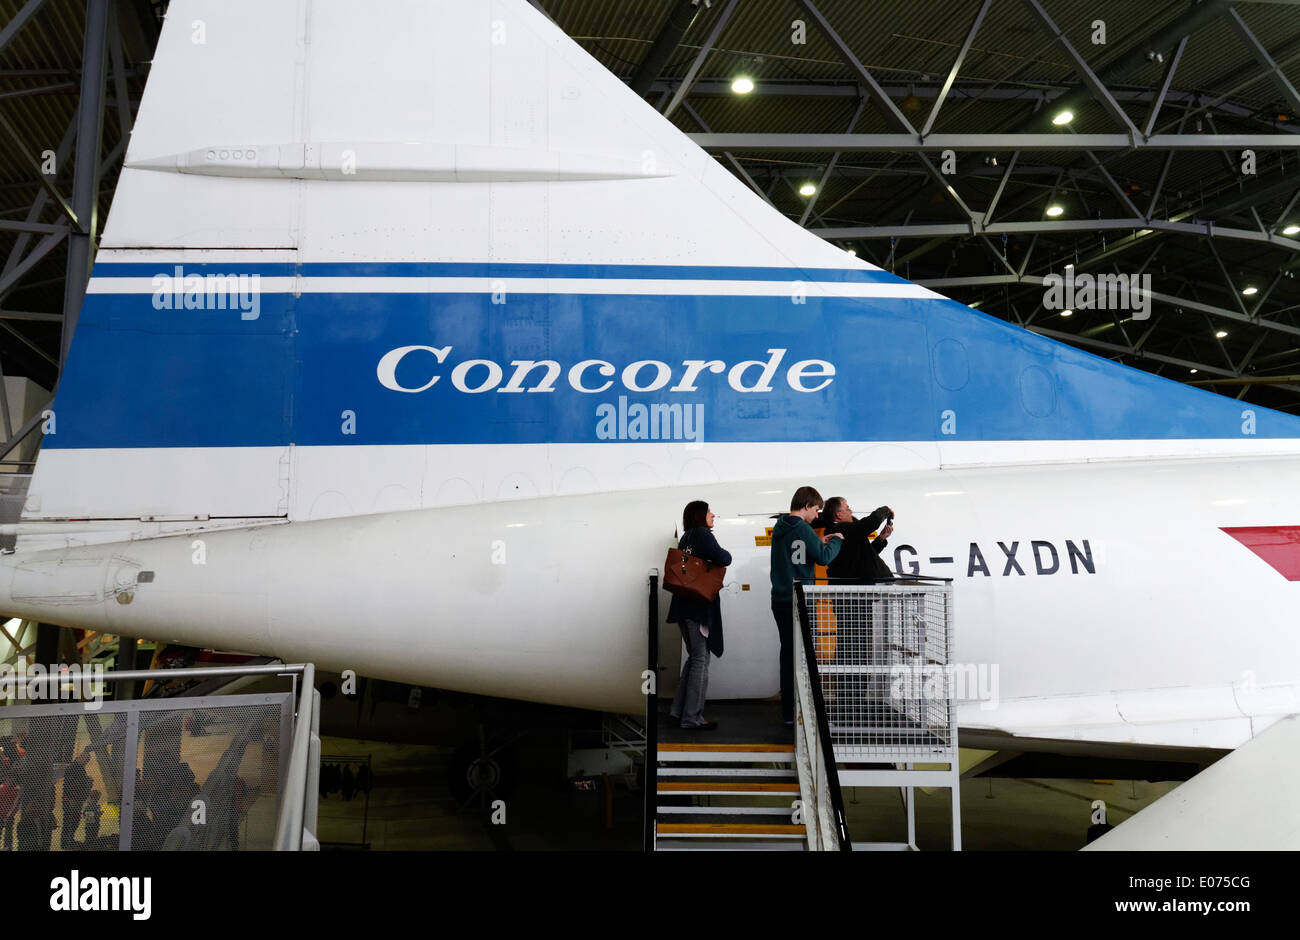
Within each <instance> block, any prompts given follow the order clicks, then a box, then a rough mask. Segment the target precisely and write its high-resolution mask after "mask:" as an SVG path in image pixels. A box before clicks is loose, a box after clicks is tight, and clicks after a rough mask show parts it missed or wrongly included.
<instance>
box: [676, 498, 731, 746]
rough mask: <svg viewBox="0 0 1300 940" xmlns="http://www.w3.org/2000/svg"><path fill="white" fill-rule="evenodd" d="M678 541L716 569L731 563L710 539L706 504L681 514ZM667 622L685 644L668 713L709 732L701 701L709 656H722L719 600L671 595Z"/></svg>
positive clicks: (706, 684) (710, 725)
mask: <svg viewBox="0 0 1300 940" xmlns="http://www.w3.org/2000/svg"><path fill="white" fill-rule="evenodd" d="M682 529H683V530H685V531H684V532H683V534H682V537H681V541H679V542H678V543H677V547H678V548H680V549H681V550H682V551H686V550H687V549H690V551H691V554H693V555H695V556H696V557H697V558H702V559H704V560H705V561H707V562H711V563H713V564H715V565H718V566H720V567H723V568H726V567H727V566H729V565H730V564H731V553H730V552H728V551H727V550H726V549H724V548H723V547H722V546H721V545H719V544H718V540H717V539H715V538H714V537H713V513H712V512H710V511H709V504H708V503H706V502H703V501H702V500H695V501H694V502H690V503H687V504H686V509H685V511H684V512H683V513H682ZM668 622H669V623H675V624H677V626H678V628H679V629H680V630H681V631H682V640H683V642H685V643H686V651H687V657H686V664H685V665H684V666H683V667H682V676H681V680H680V681H679V682H678V683H677V694H676V695H675V696H673V707H672V709H671V710H670V711H669V714H670V715H672V716H673V718H676V719H677V720H678V721H680V722H681V726H682V727H683V728H687V729H699V730H701V731H712V730H713V729H714V728H716V727H718V723H717V722H716V721H708V720H706V719H705V717H704V700H705V698H706V697H707V696H708V691H709V653H712V654H713V655H714V656H721V655H722V597H721V595H719V596H718V597H716V598H714V599H713V601H712V602H708V601H697V600H693V599H692V598H689V597H682V596H680V595H677V594H674V595H673V599H672V603H671V604H670V605H669V606H668Z"/></svg>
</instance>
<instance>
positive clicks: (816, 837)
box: [792, 580, 853, 852]
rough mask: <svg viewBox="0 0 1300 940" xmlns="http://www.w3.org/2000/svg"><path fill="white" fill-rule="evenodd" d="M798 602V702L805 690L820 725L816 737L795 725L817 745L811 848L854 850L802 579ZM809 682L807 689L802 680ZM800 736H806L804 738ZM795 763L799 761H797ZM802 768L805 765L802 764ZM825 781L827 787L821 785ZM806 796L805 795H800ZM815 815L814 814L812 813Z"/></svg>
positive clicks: (812, 760) (798, 584) (813, 755)
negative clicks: (818, 678) (815, 677)
mask: <svg viewBox="0 0 1300 940" xmlns="http://www.w3.org/2000/svg"><path fill="white" fill-rule="evenodd" d="M794 593H795V605H796V608H797V613H798V615H799V617H798V619H799V637H800V641H799V642H797V643H795V648H794V653H795V656H794V660H795V667H796V669H795V689H794V690H792V691H793V692H795V693H796V701H802V699H803V696H802V695H799V694H798V693H800V692H805V693H806V694H807V697H808V698H809V699H811V705H812V713H813V716H814V719H815V722H816V725H817V734H816V737H815V738H808V737H807V732H806V730H804V729H802V728H799V727H796V728H795V740H796V743H799V742H801V741H806V743H808V744H812V745H816V746H815V747H813V748H810V749H809V758H810V759H809V763H810V765H811V766H810V769H811V772H812V775H813V780H812V781H811V784H812V785H811V787H810V788H809V789H811V791H812V793H813V794H814V796H815V800H814V805H813V806H811V807H809V806H808V805H807V803H806V801H805V803H804V807H803V812H804V819H805V821H806V825H807V826H808V832H809V846H808V847H809V848H810V849H821V850H830V851H833V850H836V849H838V850H839V851H841V852H851V851H853V843H852V841H851V840H850V839H849V827H848V820H847V818H846V816H845V813H844V796H843V794H842V793H841V792H840V778H839V772H838V769H837V766H836V763H835V745H834V743H833V742H832V740H831V726H830V721H829V720H828V719H827V716H826V702H825V700H824V699H823V697H822V688H821V682H820V681H813V679H812V675H811V670H814V669H816V668H817V652H816V647H815V646H814V642H813V635H812V620H811V618H810V617H809V616H808V604H807V601H806V599H805V597H804V590H803V583H802V582H801V581H799V580H796V581H795V582H794ZM800 680H803V683H806V688H805V686H804V684H801V681H800ZM800 712H801V714H800V717H801V718H804V717H806V716H805V715H804V714H803V710H802V709H801V710H800ZM801 735H803V737H802V738H801ZM796 764H799V761H797V760H796ZM800 769H801V770H802V766H800ZM823 782H824V786H823V785H821V784H822V783H823ZM803 789H804V787H803V781H802V780H801V781H800V790H801V791H802V790H803ZM823 793H825V795H828V796H829V798H830V799H829V803H828V802H827V800H825V799H824V798H823ZM801 795H806V794H801ZM810 813H811V814H812V815H811V816H810V815H809V814H810Z"/></svg>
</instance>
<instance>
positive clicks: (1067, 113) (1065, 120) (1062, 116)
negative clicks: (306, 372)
mask: <svg viewBox="0 0 1300 940" xmlns="http://www.w3.org/2000/svg"><path fill="white" fill-rule="evenodd" d="M1073 120H1074V112H1073V111H1071V110H1069V109H1068V108H1067V109H1066V110H1064V111H1058V112H1056V117H1054V118H1052V123H1053V124H1055V125H1056V126H1057V127H1060V126H1061V125H1062V124H1069V123H1070V122H1071V121H1073Z"/></svg>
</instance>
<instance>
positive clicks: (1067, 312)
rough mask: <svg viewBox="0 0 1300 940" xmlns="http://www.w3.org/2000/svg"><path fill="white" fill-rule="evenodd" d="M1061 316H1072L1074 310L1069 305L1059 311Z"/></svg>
mask: <svg viewBox="0 0 1300 940" xmlns="http://www.w3.org/2000/svg"><path fill="white" fill-rule="evenodd" d="M1061 316H1063V317H1072V316H1074V311H1073V310H1071V309H1070V308H1069V307H1067V308H1065V309H1064V310H1062V311H1061Z"/></svg>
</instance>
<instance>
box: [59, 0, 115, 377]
mask: <svg viewBox="0 0 1300 940" xmlns="http://www.w3.org/2000/svg"><path fill="white" fill-rule="evenodd" d="M108 7H109V0H86V35H85V41H84V43H83V46H82V58H81V96H80V98H79V100H78V102H77V156H76V161H77V162H76V166H75V167H74V168H73V173H74V175H73V188H72V203H73V208H74V210H75V211H76V213H77V218H78V219H79V220H80V224H79V230H78V231H74V232H73V233H72V235H71V238H70V240H69V242H68V267H67V275H66V277H67V280H66V281H65V283H64V288H63V338H62V344H61V347H60V350H59V366H60V370H61V369H62V366H63V363H64V362H66V361H67V358H68V348H69V346H71V344H72V334H73V332H74V331H75V330H76V328H77V317H78V315H79V314H80V312H81V301H82V299H83V298H84V297H85V296H86V283H87V282H88V281H89V280H90V267H91V265H92V264H93V263H94V255H95V243H96V240H97V239H98V237H99V206H98V203H99V179H100V177H99V151H100V147H101V144H102V135H103V130H104V99H105V97H106V94H105V87H104V86H105V81H104V80H105V72H106V69H105V65H106V62H107V58H108V57H107V55H106V53H107V50H108Z"/></svg>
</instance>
